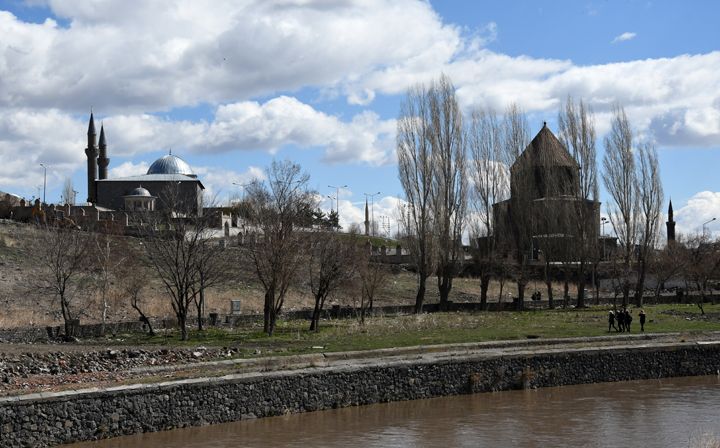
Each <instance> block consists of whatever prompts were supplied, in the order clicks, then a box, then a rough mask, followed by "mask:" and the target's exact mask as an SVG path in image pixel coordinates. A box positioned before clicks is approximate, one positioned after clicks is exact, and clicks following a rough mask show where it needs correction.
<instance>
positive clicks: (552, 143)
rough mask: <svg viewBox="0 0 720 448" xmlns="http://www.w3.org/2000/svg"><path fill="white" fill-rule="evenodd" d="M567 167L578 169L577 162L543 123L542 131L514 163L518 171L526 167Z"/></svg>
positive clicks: (514, 167)
mask: <svg viewBox="0 0 720 448" xmlns="http://www.w3.org/2000/svg"><path fill="white" fill-rule="evenodd" d="M528 165H529V166H543V167H551V166H566V167H571V168H578V164H577V162H575V159H573V157H572V156H571V155H570V153H569V152H568V150H567V149H566V148H565V146H563V144H562V143H561V142H560V140H558V139H557V137H555V134H553V133H552V131H551V130H550V128H548V127H547V123H543V127H542V129H540V132H538V133H537V135H536V136H535V138H533V139H532V141H531V142H530V144H529V145H527V147H526V148H525V150H524V151H523V152H522V154H520V155H519V156H518V158H517V160H515V163H513V166H512V168H513V169H518V168H520V167H525V166H528Z"/></svg>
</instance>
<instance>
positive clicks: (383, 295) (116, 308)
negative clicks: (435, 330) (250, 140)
mask: <svg viewBox="0 0 720 448" xmlns="http://www.w3.org/2000/svg"><path fill="white" fill-rule="evenodd" d="M37 239H38V230H37V229H36V228H35V227H33V226H31V225H27V224H19V223H16V222H13V221H7V220H0V309H2V312H0V328H12V327H25V326H45V325H59V324H61V323H62V318H61V315H60V313H59V305H58V304H57V301H56V300H54V299H53V297H49V296H47V295H45V294H42V293H40V292H38V290H37V288H36V287H35V286H34V285H35V284H36V280H37V278H38V277H39V276H41V275H43V273H42V270H41V269H40V267H39V263H38V261H37V256H36V252H37V251H36V250H34V247H36V244H38V243H37ZM115 243H116V244H117V245H118V246H120V247H121V246H122V245H129V246H130V247H134V248H136V249H139V248H140V246H139V244H140V240H138V239H135V238H129V237H116V241H115ZM226 254H227V256H228V257H229V261H230V262H231V263H232V264H233V266H235V269H234V275H233V278H232V279H230V281H228V282H227V283H226V284H224V285H222V286H220V287H216V288H211V289H210V290H209V291H208V293H207V296H206V297H207V305H206V311H207V312H208V313H211V312H218V313H220V314H225V313H227V312H228V311H229V308H230V304H229V301H230V299H241V300H242V311H243V313H250V312H254V313H261V312H262V300H263V291H262V289H261V286H260V285H259V284H258V282H257V280H256V279H255V276H254V273H253V269H252V265H251V263H250V261H249V259H248V256H247V254H246V253H245V252H244V250H243V249H242V248H241V247H238V246H237V245H236V244H235V245H231V246H230V247H229V248H228V250H227V251H226ZM118 257H120V258H119V260H118V261H119V262H123V263H132V262H137V261H136V260H131V259H124V258H122V257H123V255H122V254H118ZM143 269H148V268H143ZM393 271H394V273H392V274H391V275H389V276H388V279H387V282H386V283H385V285H384V286H383V288H382V290H381V291H380V292H379V296H378V297H377V298H376V302H375V303H376V305H378V306H382V305H398V304H403V305H411V304H413V303H414V299H415V287H416V280H415V276H414V275H413V274H412V273H409V272H406V271H404V270H402V269H400V268H394V269H393ZM147 272H148V273H149V274H152V273H151V272H150V271H149V270H148V271H147ZM300 277H301V278H302V275H301V276H300ZM149 278H151V279H152V278H153V276H152V275H150V276H149ZM306 288H307V287H304V286H303V285H302V284H298V285H296V286H295V288H293V289H292V290H291V291H290V292H289V296H288V298H287V300H286V302H285V303H286V306H285V310H295V309H301V308H308V307H311V306H312V304H313V301H312V296H311V295H310V294H309V293H308V291H307V290H306ZM119 289H120V288H119V287H118V285H115V284H113V287H112V291H111V294H110V299H109V305H110V309H109V312H108V319H109V320H110V321H123V320H134V319H136V318H137V314H136V312H135V311H134V310H133V309H132V308H131V307H130V305H129V301H128V299H127V297H123V296H122V294H121V293H120V291H119ZM427 290H428V293H427V298H426V301H427V302H428V303H432V302H436V301H437V300H438V296H437V292H436V288H435V284H434V279H432V278H431V279H429V280H428V288H427ZM477 295H478V285H477V281H476V280H473V279H458V280H457V281H456V282H455V285H454V288H453V293H452V294H451V300H455V301H473V300H476V297H477ZM143 300H144V301H145V302H146V303H147V310H148V311H147V314H148V315H149V316H152V317H156V318H163V317H172V316H173V313H172V309H171V307H170V305H169V301H168V299H167V296H166V295H165V293H164V290H163V289H162V285H161V284H160V283H159V282H158V281H157V280H151V281H150V284H149V285H148V287H147V288H146V290H145V292H144V298H143ZM356 301H357V291H354V290H352V288H346V289H345V290H343V291H341V292H339V293H338V294H336V295H335V296H334V297H331V299H329V303H328V304H327V305H326V306H327V307H330V306H332V305H342V306H351V305H354V304H356ZM73 305H74V309H75V312H76V313H77V314H78V316H79V317H80V319H81V321H82V322H83V323H90V322H99V321H100V320H101V316H102V306H101V302H100V299H99V298H98V294H97V292H96V291H94V290H93V289H92V287H91V285H88V286H87V287H86V288H84V290H83V291H81V292H80V296H78V297H76V298H75V299H74V302H73Z"/></svg>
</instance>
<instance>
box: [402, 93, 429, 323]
mask: <svg viewBox="0 0 720 448" xmlns="http://www.w3.org/2000/svg"><path fill="white" fill-rule="evenodd" d="M429 96H430V92H429V89H428V88H427V87H425V86H423V85H416V86H414V87H411V88H410V89H409V90H408V92H407V94H406V96H405V100H404V101H403V103H402V104H401V106H400V117H399V118H398V122H397V157H398V174H399V177H400V183H401V184H402V187H403V191H404V192H405V197H406V200H407V206H408V210H407V219H405V220H404V221H405V224H406V229H405V234H406V235H407V240H406V244H407V246H408V248H409V249H410V253H411V254H412V257H413V260H414V262H415V266H416V269H417V278H418V289H417V294H416V296H415V312H416V313H420V312H422V307H423V303H424V301H425V288H426V281H427V278H428V277H429V276H430V275H431V274H432V270H433V267H434V261H435V260H434V253H435V250H434V246H435V244H434V243H435V239H434V226H435V223H434V219H433V218H434V214H433V208H432V207H433V204H432V201H433V195H432V192H433V157H432V144H433V142H432V140H433V134H432V133H433V130H432V127H433V121H432V111H431V109H430V101H429Z"/></svg>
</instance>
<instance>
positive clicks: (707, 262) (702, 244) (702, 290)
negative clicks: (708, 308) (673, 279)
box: [683, 235, 720, 314]
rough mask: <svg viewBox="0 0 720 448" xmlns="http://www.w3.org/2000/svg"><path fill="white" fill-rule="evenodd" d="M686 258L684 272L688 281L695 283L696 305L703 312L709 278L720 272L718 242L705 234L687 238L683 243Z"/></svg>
mask: <svg viewBox="0 0 720 448" xmlns="http://www.w3.org/2000/svg"><path fill="white" fill-rule="evenodd" d="M685 247H686V250H685V256H686V260H685V262H684V263H683V264H684V266H685V269H684V274H685V278H686V280H687V281H688V282H692V283H694V284H695V287H696V288H697V290H698V297H697V300H696V302H695V303H696V305H697V306H698V308H700V312H701V313H702V314H705V309H704V308H703V304H704V303H705V299H706V298H707V292H708V286H709V282H710V280H712V279H713V278H716V277H717V276H718V274H720V249H719V248H718V242H717V241H712V240H710V239H709V238H708V237H707V236H706V235H697V236H695V237H692V238H688V240H687V243H686V245H685Z"/></svg>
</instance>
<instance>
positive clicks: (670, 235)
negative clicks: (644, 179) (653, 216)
mask: <svg viewBox="0 0 720 448" xmlns="http://www.w3.org/2000/svg"><path fill="white" fill-rule="evenodd" d="M665 225H666V226H667V240H668V243H670V241H675V221H674V220H673V209H672V199H670V206H669V207H668V220H667V222H666V223H665Z"/></svg>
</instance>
